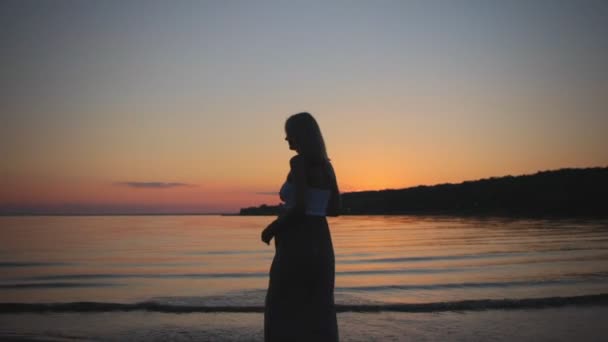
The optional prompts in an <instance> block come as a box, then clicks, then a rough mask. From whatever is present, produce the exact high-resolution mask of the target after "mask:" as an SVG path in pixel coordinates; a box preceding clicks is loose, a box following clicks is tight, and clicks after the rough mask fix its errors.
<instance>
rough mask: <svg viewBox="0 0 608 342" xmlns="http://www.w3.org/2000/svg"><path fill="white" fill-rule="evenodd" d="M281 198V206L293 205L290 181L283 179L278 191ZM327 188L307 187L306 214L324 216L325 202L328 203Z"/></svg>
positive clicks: (293, 189) (293, 199)
mask: <svg viewBox="0 0 608 342" xmlns="http://www.w3.org/2000/svg"><path fill="white" fill-rule="evenodd" d="M279 195H280V197H281V200H282V201H283V202H284V204H283V207H284V208H285V209H290V208H293V207H294V206H295V202H296V201H295V195H296V194H295V186H294V185H293V184H292V183H291V182H287V181H285V183H283V186H281V190H280V191H279ZM330 195H331V191H330V190H329V189H318V188H312V187H308V191H307V192H306V212H305V214H306V215H310V216H326V215H327V204H328V203H329V196H330Z"/></svg>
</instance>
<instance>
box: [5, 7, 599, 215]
mask: <svg viewBox="0 0 608 342" xmlns="http://www.w3.org/2000/svg"><path fill="white" fill-rule="evenodd" d="M607 37H608V2H606V1H574V0H573V1H335V2H328V1H318V2H316V1H158V2H156V1H59V0H56V1H22V0H19V1H6V0H4V1H2V2H0V43H1V45H0V48H1V51H2V52H1V53H0V88H1V92H0V113H1V115H2V125H0V156H1V157H2V164H1V165H2V166H1V169H0V172H1V175H0V176H1V177H0V212H10V211H34V212H65V211H69V212H125V211H126V212H144V211H145V212H193V211H195V212H235V211H237V210H238V208H240V207H243V206H252V205H259V204H261V203H268V204H276V203H278V202H279V199H278V197H277V195H276V192H277V190H278V188H279V187H280V185H281V183H282V182H283V180H284V178H285V176H286V174H287V172H288V169H289V163H288V161H289V158H290V157H291V155H292V154H293V152H292V151H290V150H289V149H288V147H287V143H286V142H285V141H284V136H285V135H284V132H283V124H284V121H285V119H286V118H287V117H288V116H289V115H290V114H293V113H297V112H300V111H309V112H311V113H312V114H313V115H314V116H315V117H316V118H317V120H318V122H319V124H320V126H321V129H322V131H323V134H324V136H325V140H326V144H327V148H328V153H329V155H330V157H331V158H332V161H333V164H334V167H335V169H336V172H337V174H338V177H339V183H340V186H341V190H342V191H353V190H366V189H384V188H402V187H408V186H414V185H419V184H428V185H431V184H437V183H445V182H461V181H464V180H473V179H478V178H485V177H491V176H503V175H507V174H512V175H518V174H525V173H534V172H536V171H538V170H548V169H557V168H563V167H587V166H606V165H608V148H607V147H608V134H607V133H606V132H607V131H608V110H607V109H608V39H607Z"/></svg>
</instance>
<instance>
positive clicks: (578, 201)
mask: <svg viewBox="0 0 608 342" xmlns="http://www.w3.org/2000/svg"><path fill="white" fill-rule="evenodd" d="M342 202H343V208H342V213H343V214H351V215H357V214H366V215H374V214H456V215H459V214H462V215H467V214H498V215H601V216H604V215H607V214H608V167H596V168H586V169H560V170H555V171H542V172H537V173H535V174H532V175H523V176H515V177H514V176H505V177H492V178H487V179H481V180H477V181H467V182H462V183H459V184H439V185H434V186H417V187H412V188H406V189H396V190H393V189H387V190H379V191H361V192H350V193H343V194H342ZM279 210H280V206H279V205H276V206H268V205H262V206H260V207H251V208H244V209H241V212H240V214H241V215H274V214H277V213H278V212H279Z"/></svg>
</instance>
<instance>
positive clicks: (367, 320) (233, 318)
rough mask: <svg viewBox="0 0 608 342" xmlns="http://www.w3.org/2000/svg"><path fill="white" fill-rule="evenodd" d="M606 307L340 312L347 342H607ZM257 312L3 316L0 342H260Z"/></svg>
mask: <svg viewBox="0 0 608 342" xmlns="http://www.w3.org/2000/svg"><path fill="white" fill-rule="evenodd" d="M606 317H608V306H587V307H577V306H569V307H561V308H547V309H527V310H487V311H462V312H454V311H448V312H434V313H400V312H381V313H352V312H349V313H341V314H339V315H338V320H339V321H338V323H339V327H340V340H341V341H353V342H355V341H572V340H576V341H579V342H580V341H604V340H605V337H606V336H607V335H608V325H607V324H606ZM262 320H263V317H262V315H261V314H259V313H187V314H170V313H169V314H167V313H157V312H144V311H141V312H140V311H135V312H118V313H116V312H107V313H47V314H43V313H35V314H32V313H23V314H1V315H0V340H2V341H166V340H172V341H262V340H263V331H262Z"/></svg>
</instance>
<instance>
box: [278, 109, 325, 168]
mask: <svg viewBox="0 0 608 342" xmlns="http://www.w3.org/2000/svg"><path fill="white" fill-rule="evenodd" d="M285 134H286V135H287V137H286V138H285V140H287V141H288V142H289V148H290V149H292V150H295V151H297V152H298V154H300V155H302V156H304V157H306V158H309V159H311V160H327V159H328V158H327V151H326V150H325V142H324V141H323V135H321V129H320V128H319V125H318V124H317V121H316V120H315V118H314V117H313V116H312V115H310V113H306V112H303V113H298V114H294V115H292V116H290V117H289V118H288V119H287V121H285Z"/></svg>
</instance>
